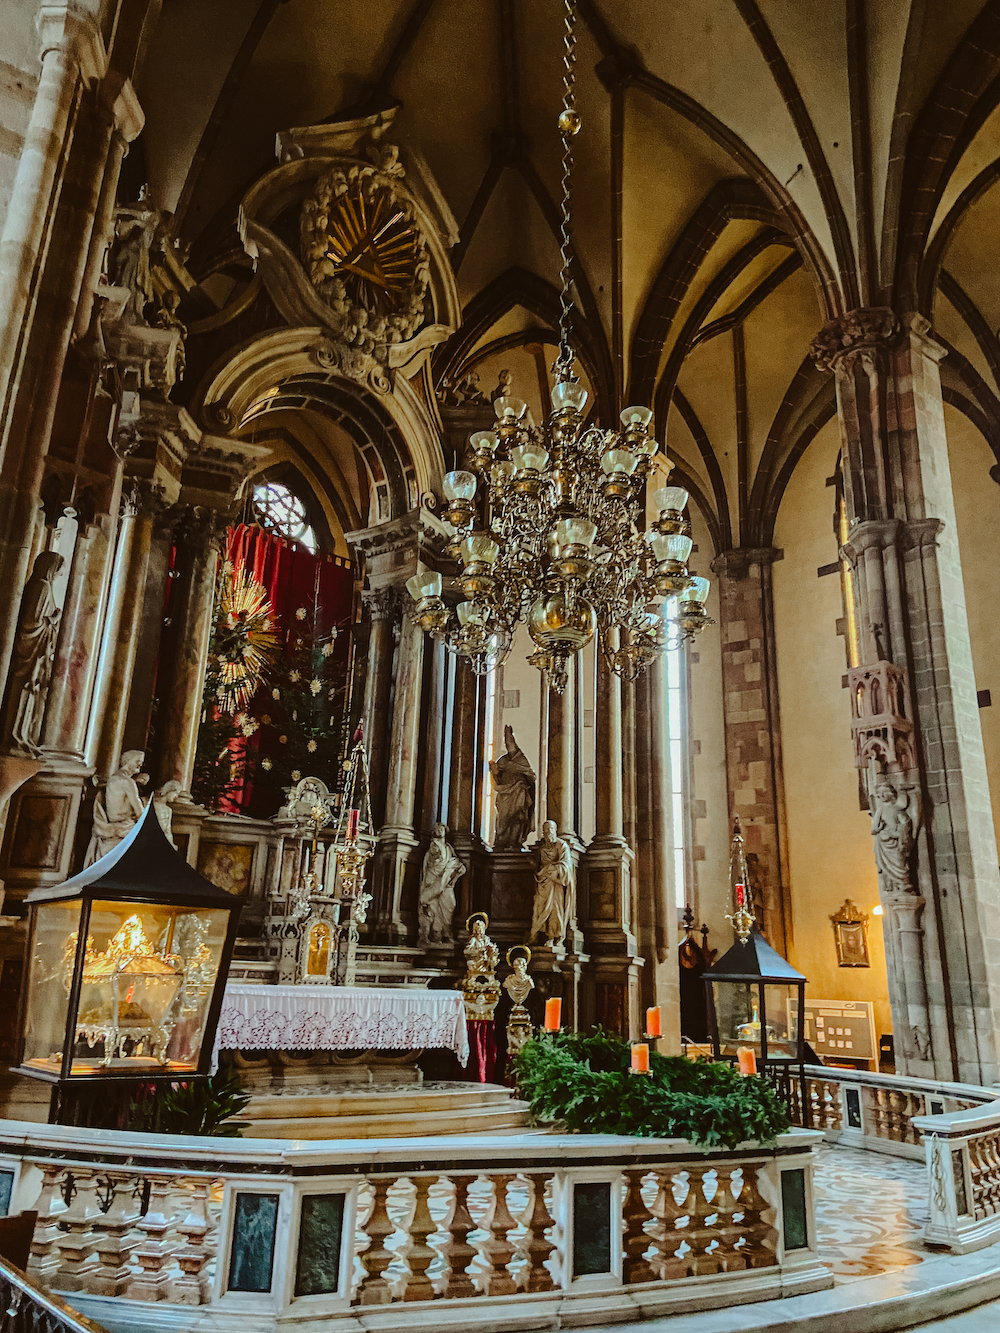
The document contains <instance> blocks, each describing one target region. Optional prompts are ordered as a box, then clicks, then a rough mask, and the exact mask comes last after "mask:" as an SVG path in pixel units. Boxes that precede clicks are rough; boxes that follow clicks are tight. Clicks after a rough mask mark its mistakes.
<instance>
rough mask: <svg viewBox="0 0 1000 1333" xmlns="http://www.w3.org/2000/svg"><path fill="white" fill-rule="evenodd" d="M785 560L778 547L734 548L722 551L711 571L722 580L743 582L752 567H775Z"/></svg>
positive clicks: (782, 552)
mask: <svg viewBox="0 0 1000 1333" xmlns="http://www.w3.org/2000/svg"><path fill="white" fill-rule="evenodd" d="M784 558H785V553H784V551H782V550H781V549H780V548H779V547H776V546H760V547H751V546H734V547H733V548H732V549H731V550H729V551H720V552H719V554H718V555H717V556H716V557H715V559H714V560H713V561H712V565H711V569H712V572H713V574H718V575H720V576H721V577H722V578H727V579H736V580H738V581H742V580H743V579H745V578H747V577H748V576H749V573H750V566H751V565H773V564H774V562H775V561H776V560H784Z"/></svg>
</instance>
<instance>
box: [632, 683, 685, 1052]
mask: <svg viewBox="0 0 1000 1333" xmlns="http://www.w3.org/2000/svg"><path fill="white" fill-rule="evenodd" d="M672 808H673V803H672V799H671V782H670V745H669V740H668V734H667V682H666V663H665V662H664V661H663V659H662V658H660V659H657V661H655V662H654V663H653V664H652V665H651V666H649V667H648V668H647V669H646V671H644V672H643V674H642V675H641V676H640V677H639V678H638V680H637V681H636V682H635V820H636V823H635V828H636V846H635V851H636V879H637V885H638V891H637V905H638V921H637V923H636V934H637V935H638V940H639V950H640V952H641V954H642V956H643V958H644V960H645V965H644V967H643V969H642V976H641V1000H640V1004H641V1006H642V1007H643V1008H644V1007H645V1006H647V1005H650V1004H658V1005H659V1006H660V1007H661V1009H662V1011H663V1015H662V1016H663V1031H664V1034H665V1036H666V1037H667V1038H668V1041H672V1043H673V1046H674V1047H675V1048H678V1046H679V1038H680V990H679V980H678V974H677V954H676V945H677V942H678V941H677V907H676V890H675V886H674V868H673V867H674V859H673V819H672ZM661 1049H664V1050H667V1049H669V1047H668V1046H666V1045H665V1046H664V1047H663V1048H661Z"/></svg>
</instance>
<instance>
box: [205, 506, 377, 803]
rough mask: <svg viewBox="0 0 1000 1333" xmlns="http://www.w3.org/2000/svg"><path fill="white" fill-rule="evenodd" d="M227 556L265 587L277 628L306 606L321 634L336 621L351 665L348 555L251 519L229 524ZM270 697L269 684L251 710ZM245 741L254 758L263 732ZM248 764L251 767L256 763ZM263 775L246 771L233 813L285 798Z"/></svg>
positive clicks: (339, 656)
mask: <svg viewBox="0 0 1000 1333" xmlns="http://www.w3.org/2000/svg"><path fill="white" fill-rule="evenodd" d="M226 560H227V561H228V562H229V563H230V564H231V565H232V567H233V571H234V573H236V572H238V571H239V570H241V569H242V570H245V571H246V573H247V575H248V576H249V577H250V578H252V579H254V580H255V582H257V583H260V584H262V585H263V587H264V588H265V589H266V591H267V595H268V600H269V601H270V603H271V607H272V609H273V610H274V613H275V617H276V621H277V624H276V630H277V632H278V633H279V634H281V635H282V636H285V635H287V633H288V630H289V629H290V628H291V626H292V625H293V624H294V623H295V613H296V611H297V610H298V609H299V607H305V608H306V610H307V613H308V616H309V620H310V622H311V623H312V626H313V633H314V635H315V637H316V638H320V637H324V636H325V635H327V634H329V633H330V631H331V630H332V629H333V628H334V627H336V628H337V629H338V630H339V631H340V633H339V634H338V636H337V639H336V641H335V644H334V651H333V655H332V662H333V663H336V662H338V661H339V662H340V663H342V664H343V666H344V668H345V669H346V665H347V662H348V659H349V655H350V633H349V630H350V627H351V623H352V619H353V601H354V574H353V571H352V569H351V566H350V563H349V561H347V560H346V559H345V558H344V557H343V556H336V555H322V554H314V553H313V552H312V551H309V550H307V549H306V548H305V547H304V546H300V545H298V543H296V542H291V541H288V540H287V539H286V538H284V537H279V536H278V535H277V534H276V533H273V532H268V531H266V530H265V529H264V528H260V527H256V526H254V525H250V524H246V523H241V524H240V525H239V526H238V527H235V528H230V529H229V532H228V534H227V538H226ZM269 701H270V700H269V693H268V688H267V687H264V688H263V689H262V690H261V691H260V692H259V693H258V695H257V696H256V697H255V698H254V699H253V700H252V701H251V703H250V705H249V707H248V709H247V711H248V712H249V713H252V714H259V713H261V712H266V711H267V708H268V704H269ZM237 743H240V742H237ZM245 744H246V748H247V751H248V755H249V757H250V758H252V757H253V756H254V754H255V752H256V751H257V749H258V747H259V744H260V733H259V732H257V733H256V734H255V735H254V736H252V737H251V738H250V740H249V741H247V742H245ZM249 767H250V768H251V769H252V768H253V765H250V766H249ZM258 776H259V778H260V779H261V780H260V781H258V782H254V780H253V776H252V772H251V773H248V774H247V775H245V776H244V779H243V781H242V783H241V784H240V787H239V789H238V790H237V791H235V792H233V794H232V795H231V797H230V798H229V799H228V800H226V801H224V802H223V803H222V807H221V808H222V809H223V810H224V811H225V812H227V813H230V814H252V815H257V816H261V817H267V816H268V815H271V814H273V813H274V810H275V809H277V806H278V805H279V804H280V801H281V796H280V793H279V792H277V791H270V790H268V788H269V786H270V784H269V783H267V782H266V781H265V780H264V778H265V775H264V774H263V773H261V774H259V775H258ZM272 806H273V809H272V808H271V807H272Z"/></svg>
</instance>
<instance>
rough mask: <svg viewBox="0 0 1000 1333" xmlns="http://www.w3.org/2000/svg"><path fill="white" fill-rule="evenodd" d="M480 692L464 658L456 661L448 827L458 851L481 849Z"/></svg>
mask: <svg viewBox="0 0 1000 1333" xmlns="http://www.w3.org/2000/svg"><path fill="white" fill-rule="evenodd" d="M478 704H479V693H478V682H477V680H476V676H475V674H474V672H473V670H472V668H471V667H470V666H469V663H468V661H467V660H466V659H465V658H462V657H459V658H457V659H456V661H455V696H454V700H453V705H452V732H451V736H452V739H451V789H450V791H449V799H448V828H449V829H450V830H451V832H452V835H453V843H454V847H455V850H456V851H458V852H464V851H470V850H472V849H473V848H475V849H476V850H477V851H480V850H482V845H483V842H482V838H481V837H480V835H479V829H478V828H477V827H474V824H473V820H474V818H475V792H476V740H477V737H478V734H479V707H478Z"/></svg>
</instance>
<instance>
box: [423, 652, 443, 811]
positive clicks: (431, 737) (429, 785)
mask: <svg viewBox="0 0 1000 1333" xmlns="http://www.w3.org/2000/svg"><path fill="white" fill-rule="evenodd" d="M447 656H448V652H447V649H446V648H445V646H444V644H443V643H441V642H439V641H438V640H437V639H427V640H425V643H424V658H425V662H426V665H425V668H424V670H425V672H426V682H425V695H426V700H427V706H426V711H427V722H426V728H425V746H424V781H423V794H422V797H421V803H420V832H421V835H422V836H423V837H430V835H431V833H432V832H433V829H434V825H435V824H436V823H437V822H438V821H439V820H440V821H442V822H443V823H447V822H448V821H447V812H446V811H445V810H444V809H443V806H442V794H443V793H442V781H441V777H442V764H443V763H444V762H446V758H445V751H444V733H445V689H446V686H447V683H448V662H447Z"/></svg>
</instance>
